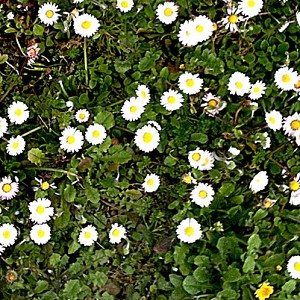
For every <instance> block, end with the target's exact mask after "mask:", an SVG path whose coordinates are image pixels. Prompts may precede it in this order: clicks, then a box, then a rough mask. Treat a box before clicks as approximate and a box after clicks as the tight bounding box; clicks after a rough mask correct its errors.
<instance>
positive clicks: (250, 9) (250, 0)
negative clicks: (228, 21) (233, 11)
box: [238, 0, 264, 18]
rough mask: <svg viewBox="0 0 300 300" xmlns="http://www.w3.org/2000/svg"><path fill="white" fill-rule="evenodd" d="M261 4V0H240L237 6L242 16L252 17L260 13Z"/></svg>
mask: <svg viewBox="0 0 300 300" xmlns="http://www.w3.org/2000/svg"><path fill="white" fill-rule="evenodd" d="M263 5H264V3H263V1H262V0H241V1H240V2H239V4H238V7H239V9H240V10H241V12H242V14H243V15H244V16H246V17H249V18H252V17H254V16H257V15H258V14H259V13H260V11H261V9H262V7H263Z"/></svg>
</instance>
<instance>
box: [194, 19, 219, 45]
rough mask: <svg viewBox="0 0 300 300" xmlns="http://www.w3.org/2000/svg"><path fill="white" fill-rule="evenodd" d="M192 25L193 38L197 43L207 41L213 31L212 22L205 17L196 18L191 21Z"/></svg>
mask: <svg viewBox="0 0 300 300" xmlns="http://www.w3.org/2000/svg"><path fill="white" fill-rule="evenodd" d="M192 24H193V26H194V28H195V37H196V39H197V43H201V42H204V41H206V40H208V39H209V38H210V37H211V36H212V34H213V31H214V25H213V22H212V21H211V20H210V19H209V18H207V17H206V16H198V17H196V18H195V19H194V20H193V21H192Z"/></svg>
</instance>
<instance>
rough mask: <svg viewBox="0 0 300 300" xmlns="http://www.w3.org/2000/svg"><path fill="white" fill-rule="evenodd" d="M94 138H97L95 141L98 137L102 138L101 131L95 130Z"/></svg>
mask: <svg viewBox="0 0 300 300" xmlns="http://www.w3.org/2000/svg"><path fill="white" fill-rule="evenodd" d="M92 136H93V138H95V139H96V138H98V137H99V136H100V132H99V130H94V131H93V134H92Z"/></svg>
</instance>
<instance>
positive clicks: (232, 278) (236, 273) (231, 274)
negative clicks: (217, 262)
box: [223, 267, 242, 282]
mask: <svg viewBox="0 0 300 300" xmlns="http://www.w3.org/2000/svg"><path fill="white" fill-rule="evenodd" d="M241 278H242V276H241V273H240V270H239V269H237V268H233V267H229V268H228V270H227V271H225V272H224V274H223V280H224V281H227V282H237V281H239V280H240V279H241Z"/></svg>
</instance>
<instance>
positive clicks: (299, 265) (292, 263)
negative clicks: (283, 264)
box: [287, 255, 300, 279]
mask: <svg viewBox="0 0 300 300" xmlns="http://www.w3.org/2000/svg"><path fill="white" fill-rule="evenodd" d="M287 271H288V272H289V273H290V275H291V277H292V278H294V279H300V255H295V256H292V257H291V258H290V259H289V260H288V263H287Z"/></svg>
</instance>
